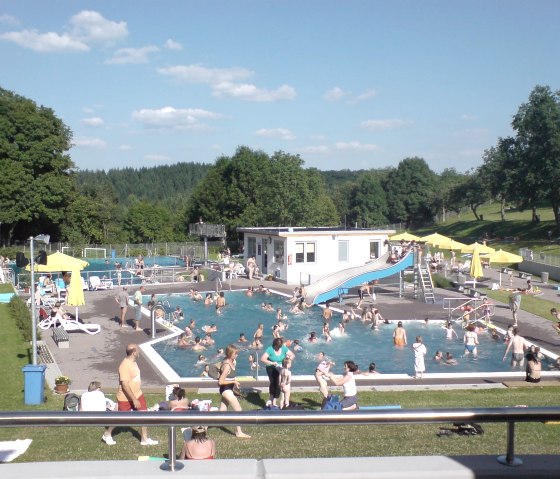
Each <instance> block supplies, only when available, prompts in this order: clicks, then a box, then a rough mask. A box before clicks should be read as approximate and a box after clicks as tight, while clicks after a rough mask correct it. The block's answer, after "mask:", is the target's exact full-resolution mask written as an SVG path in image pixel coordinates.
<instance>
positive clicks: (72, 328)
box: [61, 319, 101, 334]
mask: <svg viewBox="0 0 560 479" xmlns="http://www.w3.org/2000/svg"><path fill="white" fill-rule="evenodd" d="M61 324H62V327H63V328H64V331H66V332H68V333H75V332H83V333H87V334H97V333H100V332H101V326H100V325H99V324H93V323H80V322H79V321H76V320H75V319H63V320H61Z"/></svg>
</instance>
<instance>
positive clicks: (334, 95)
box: [323, 86, 350, 101]
mask: <svg viewBox="0 0 560 479" xmlns="http://www.w3.org/2000/svg"><path fill="white" fill-rule="evenodd" d="M348 95H350V92H346V91H344V90H343V89H342V88H340V87H337V86H336V87H334V88H331V89H330V90H329V91H327V92H326V93H325V94H324V95H323V98H324V99H325V100H327V101H340V100H342V99H343V98H344V97H345V96H348Z"/></svg>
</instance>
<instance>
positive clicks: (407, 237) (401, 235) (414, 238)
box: [389, 231, 420, 241]
mask: <svg viewBox="0 0 560 479" xmlns="http://www.w3.org/2000/svg"><path fill="white" fill-rule="evenodd" d="M389 239H390V240H391V241H402V240H404V241H418V240H419V239H420V237H419V236H416V235H413V234H412V233H407V232H406V231H405V232H404V233H399V234H396V235H393V236H391V237H390V238H389Z"/></svg>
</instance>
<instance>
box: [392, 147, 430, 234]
mask: <svg viewBox="0 0 560 479" xmlns="http://www.w3.org/2000/svg"><path fill="white" fill-rule="evenodd" d="M436 185H437V175H436V174H435V173H434V172H433V171H432V170H430V167H429V166H428V164H427V163H426V162H425V161H424V160H423V159H422V158H417V157H414V158H405V159H404V160H402V161H401V162H400V163H399V165H398V166H397V168H396V169H394V170H392V171H391V172H389V174H388V175H387V177H386V179H385V181H384V182H383V187H384V189H385V192H386V194H387V206H388V209H389V220H390V221H394V222H405V223H406V224H407V225H408V226H409V227H410V226H414V225H421V224H424V223H427V222H430V221H433V218H434V215H435V213H436V211H435V207H434V205H435V203H434V199H435V190H436Z"/></svg>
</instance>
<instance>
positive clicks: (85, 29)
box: [0, 10, 128, 53]
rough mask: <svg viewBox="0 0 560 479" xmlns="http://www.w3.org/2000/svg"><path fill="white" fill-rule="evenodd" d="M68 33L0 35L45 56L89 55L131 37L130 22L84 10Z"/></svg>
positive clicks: (74, 20)
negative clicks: (99, 48) (84, 53)
mask: <svg viewBox="0 0 560 479" xmlns="http://www.w3.org/2000/svg"><path fill="white" fill-rule="evenodd" d="M64 30H65V32H64V33H56V32H47V33H40V32H38V31H37V30H27V29H25V30H21V31H19V32H7V33H3V34H1V35H0V39H2V40H7V41H10V42H13V43H16V44H17V45H19V46H21V47H23V48H28V49H30V50H34V51H36V52H41V53H65V52H85V51H89V50H90V49H91V48H92V47H93V46H96V45H101V46H107V45H112V44H113V43H115V42H117V41H119V40H122V39H124V38H126V37H127V35H128V30H127V26H126V22H118V23H117V22H113V21H111V20H107V19H106V18H104V17H103V16H102V15H101V14H100V13H98V12H93V11H88V10H84V11H82V12H80V13H78V14H77V15H74V16H73V17H71V18H70V21H69V25H68V26H67V27H65V28H64Z"/></svg>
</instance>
